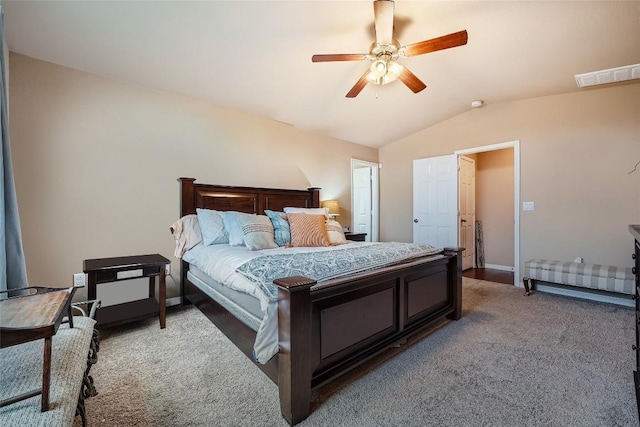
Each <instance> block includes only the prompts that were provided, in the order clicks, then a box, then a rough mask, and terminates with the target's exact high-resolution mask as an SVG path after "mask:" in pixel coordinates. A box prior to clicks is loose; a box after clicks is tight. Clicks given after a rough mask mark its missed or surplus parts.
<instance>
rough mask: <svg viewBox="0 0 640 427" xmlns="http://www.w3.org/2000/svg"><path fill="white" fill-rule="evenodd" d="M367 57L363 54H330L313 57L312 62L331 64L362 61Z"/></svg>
mask: <svg viewBox="0 0 640 427" xmlns="http://www.w3.org/2000/svg"><path fill="white" fill-rule="evenodd" d="M366 57H367V56H366V55H365V54H363V53H336V54H333V53H328V54H320V55H313V56H312V57H311V61H312V62H331V61H362V60H363V59H366Z"/></svg>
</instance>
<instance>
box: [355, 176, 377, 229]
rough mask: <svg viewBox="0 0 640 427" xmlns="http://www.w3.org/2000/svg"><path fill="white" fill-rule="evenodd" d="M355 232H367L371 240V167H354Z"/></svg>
mask: <svg viewBox="0 0 640 427" xmlns="http://www.w3.org/2000/svg"><path fill="white" fill-rule="evenodd" d="M352 179H353V230H352V231H353V232H354V233H367V237H366V238H365V240H366V241H371V237H372V233H371V229H372V227H371V222H372V221H371V219H372V218H371V216H372V213H373V206H372V188H371V167H361V168H356V169H353V178H352Z"/></svg>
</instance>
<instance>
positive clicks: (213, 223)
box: [196, 208, 229, 246]
mask: <svg viewBox="0 0 640 427" xmlns="http://www.w3.org/2000/svg"><path fill="white" fill-rule="evenodd" d="M196 215H197V216H198V223H199V224H200V232H201V233H202V242H203V243H204V244H205V245H206V246H209V245H218V244H221V243H229V238H228V235H227V232H226V231H225V227H224V222H223V220H222V216H220V212H218V211H214V210H210V209H200V208H196Z"/></svg>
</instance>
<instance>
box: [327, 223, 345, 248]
mask: <svg viewBox="0 0 640 427" xmlns="http://www.w3.org/2000/svg"><path fill="white" fill-rule="evenodd" d="M327 235H328V236H329V243H331V244H332V245H344V244H345V243H349V242H348V241H347V238H346V237H344V231H342V226H341V225H340V223H339V222H338V221H335V220H333V219H328V220H327Z"/></svg>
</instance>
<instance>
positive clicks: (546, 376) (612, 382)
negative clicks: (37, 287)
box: [75, 278, 638, 427]
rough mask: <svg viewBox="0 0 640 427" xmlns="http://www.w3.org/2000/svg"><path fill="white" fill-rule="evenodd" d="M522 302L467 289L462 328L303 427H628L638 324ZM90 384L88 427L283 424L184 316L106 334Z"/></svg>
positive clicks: (182, 312) (561, 305)
mask: <svg viewBox="0 0 640 427" xmlns="http://www.w3.org/2000/svg"><path fill="white" fill-rule="evenodd" d="M522 294H523V291H522V289H519V288H515V287H513V286H509V285H504V284H498V283H493V282H486V281H482V280H477V279H470V278H464V279H463V318H462V319H460V320H458V321H456V322H453V321H442V322H440V323H439V324H438V325H436V326H434V327H433V328H431V329H430V330H429V331H427V332H425V333H424V334H423V336H424V335H426V337H424V338H423V339H413V340H411V341H410V342H409V343H408V344H407V345H405V346H403V347H401V348H399V349H391V350H389V351H388V352H386V353H384V354H383V355H380V356H378V357H377V358H375V359H374V360H372V361H371V362H369V363H367V364H365V365H363V366H361V367H360V368H358V369H356V370H355V371H352V372H350V373H349V374H347V375H346V376H344V377H341V378H340V379H338V380H336V381H334V382H332V383H330V384H328V385H326V386H324V387H322V388H320V389H319V390H316V391H314V401H313V402H312V413H311V415H310V416H309V418H308V419H307V420H305V421H303V422H302V423H300V424H299V425H300V426H349V427H353V426H367V427H368V426H489V425H491V426H580V427H587V426H594V427H596V426H597V427H603V426H638V413H637V408H636V401H635V395H634V389H633V367H634V352H633V351H632V349H631V345H632V343H633V342H634V333H635V329H634V317H635V316H634V315H635V312H634V311H633V310H632V309H629V308H624V307H618V306H613V305H608V304H604V303H597V302H591V301H584V300H579V299H570V298H566V297H561V296H556V295H550V294H543V293H534V294H533V295H532V296H530V297H524V296H523V295H522ZM392 356H393V357H392ZM92 375H93V378H94V380H95V384H96V387H97V389H98V392H99V394H98V395H97V396H95V397H92V398H90V399H88V400H87V402H86V409H87V414H88V425H89V426H98V425H104V426H286V425H287V423H286V422H285V421H284V419H283V418H282V417H281V416H280V409H279V403H278V390H277V387H276V386H275V384H273V383H272V382H271V381H270V380H269V379H268V378H267V377H266V376H265V375H264V374H262V372H261V371H260V370H259V369H257V368H256V367H254V366H252V364H251V362H250V361H249V360H247V359H246V357H245V356H244V355H243V354H242V353H241V352H240V351H239V350H238V349H236V348H235V346H234V345H233V344H232V343H231V342H230V341H229V340H228V339H227V338H226V337H225V336H224V335H223V334H222V333H221V332H219V331H218V330H217V329H216V328H215V326H214V325H213V324H211V323H210V322H209V321H208V320H207V319H206V318H205V317H204V315H202V314H201V313H200V312H199V311H198V310H197V309H195V308H193V307H187V308H185V309H182V308H175V309H173V310H170V311H169V313H168V317H167V328H166V329H164V330H160V329H159V328H158V324H157V320H156V321H153V320H148V321H145V322H140V323H136V324H130V325H127V326H123V327H121V328H118V329H111V330H107V331H104V332H103V338H102V343H101V350H100V353H99V360H98V363H97V364H96V365H95V366H94V367H93V368H92ZM75 425H80V423H79V417H77V418H76V424H75Z"/></svg>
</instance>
